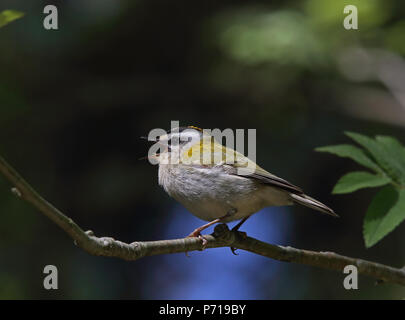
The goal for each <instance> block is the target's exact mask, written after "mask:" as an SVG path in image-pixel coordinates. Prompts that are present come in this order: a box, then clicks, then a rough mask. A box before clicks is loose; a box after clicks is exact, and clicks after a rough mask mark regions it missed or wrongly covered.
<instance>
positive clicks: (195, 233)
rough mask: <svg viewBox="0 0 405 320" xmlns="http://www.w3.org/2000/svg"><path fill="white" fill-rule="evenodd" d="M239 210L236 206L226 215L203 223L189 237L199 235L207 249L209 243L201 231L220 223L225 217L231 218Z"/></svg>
mask: <svg viewBox="0 0 405 320" xmlns="http://www.w3.org/2000/svg"><path fill="white" fill-rule="evenodd" d="M236 212H237V210H236V209H235V208H232V209H231V210H229V211H228V212H227V213H226V215H224V216H223V217H220V218H218V219H215V220H212V221H211V222H208V223H206V224H204V225H202V226H201V227H198V228H197V229H195V230H194V231H193V232H191V233H190V234H189V235H188V236H187V238H191V237H197V238H200V239H201V241H202V245H203V249H205V246H206V245H207V239H205V238H204V236H203V235H201V231H203V230H205V229H207V228H208V227H210V226H212V225H213V224H215V223H219V222H222V221H223V220H224V219H226V218H229V217H230V216H232V215H234V214H235V213H236Z"/></svg>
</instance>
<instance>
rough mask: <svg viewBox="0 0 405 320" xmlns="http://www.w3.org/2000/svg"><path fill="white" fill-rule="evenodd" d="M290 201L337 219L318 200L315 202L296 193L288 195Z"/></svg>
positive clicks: (329, 209)
mask: <svg viewBox="0 0 405 320" xmlns="http://www.w3.org/2000/svg"><path fill="white" fill-rule="evenodd" d="M290 197H291V199H292V200H293V202H295V203H299V204H302V205H303V206H306V207H309V208H312V209H315V210H318V211H321V212H323V213H326V214H329V215H331V216H334V217H339V216H338V215H337V214H336V213H335V212H334V211H333V210H332V209H331V208H329V207H327V206H325V205H324V204H323V203H321V202H319V201H318V200H315V199H313V198H311V197H310V196H307V195H306V194H303V193H302V194H296V193H291V194H290Z"/></svg>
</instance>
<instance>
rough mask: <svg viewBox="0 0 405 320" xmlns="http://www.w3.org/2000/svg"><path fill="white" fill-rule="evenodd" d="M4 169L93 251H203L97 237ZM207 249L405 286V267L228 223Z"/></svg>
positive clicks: (136, 254) (128, 256) (186, 243)
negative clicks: (302, 245) (306, 246)
mask: <svg viewBox="0 0 405 320" xmlns="http://www.w3.org/2000/svg"><path fill="white" fill-rule="evenodd" d="M0 172H1V173H2V174H3V175H4V176H5V177H6V178H7V180H9V181H10V183H11V184H12V185H13V187H12V192H13V193H14V194H15V195H17V196H18V197H19V198H21V199H23V200H25V201H27V202H28V203H30V204H32V205H33V206H34V207H35V208H37V209H38V210H39V211H40V212H42V213H43V214H44V215H46V216H47V217H48V218H49V219H51V220H52V221H53V222H55V223H56V224H57V225H58V226H59V227H60V228H62V229H63V230H64V231H65V232H66V233H67V234H68V235H69V236H70V237H71V238H72V239H73V240H74V242H75V244H76V245H77V246H79V247H80V248H82V249H83V250H85V251H87V252H88V253H89V254H92V255H97V256H106V257H116V258H120V259H125V260H137V259H140V258H142V257H145V256H152V255H159V254H168V253H178V252H190V251H195V250H202V243H201V240H200V239H198V238H184V239H174V240H160V241H143V242H133V243H130V244H127V243H124V242H121V241H118V240H114V239H113V238H110V237H96V236H95V235H94V233H93V232H92V231H87V232H84V231H83V230H82V229H81V228H80V227H79V226H78V225H77V224H76V223H74V222H73V220H72V219H70V218H69V217H67V216H66V215H64V214H63V213H62V212H60V211H59V210H58V209H57V208H55V207H54V206H52V205H51V204H50V203H49V202H47V201H46V200H45V199H44V198H42V197H41V196H40V195H39V194H38V193H37V192H36V191H35V190H34V189H33V188H32V187H31V186H30V185H29V184H28V183H27V182H26V181H25V180H24V179H23V178H22V177H21V176H20V175H19V174H18V173H17V171H15V170H14V169H13V168H12V167H11V166H10V165H9V164H8V163H7V162H6V161H5V160H4V159H3V158H1V157H0ZM205 237H206V239H207V244H206V246H205V248H218V247H233V248H237V249H242V250H246V251H250V252H252V253H256V254H258V255H262V256H264V257H268V258H272V259H275V260H279V261H285V262H294V263H299V264H305V265H310V266H314V267H320V268H323V269H329V270H335V271H339V272H342V271H343V269H344V267H345V266H347V265H355V266H357V268H358V273H359V274H362V275H365V276H369V277H372V278H374V279H377V280H379V281H383V282H385V283H396V284H399V285H402V286H405V269H399V268H393V267H390V266H386V265H383V264H379V263H376V262H371V261H366V260H362V259H356V258H350V257H346V256H342V255H339V254H336V253H333V252H315V251H308V250H301V249H295V248H291V247H283V246H278V245H273V244H268V243H265V242H262V241H259V240H256V239H254V238H251V237H247V236H246V235H245V234H244V233H242V232H238V231H230V230H229V229H228V227H227V226H226V225H225V224H220V225H217V226H216V227H215V229H214V233H213V234H212V235H207V236H205Z"/></svg>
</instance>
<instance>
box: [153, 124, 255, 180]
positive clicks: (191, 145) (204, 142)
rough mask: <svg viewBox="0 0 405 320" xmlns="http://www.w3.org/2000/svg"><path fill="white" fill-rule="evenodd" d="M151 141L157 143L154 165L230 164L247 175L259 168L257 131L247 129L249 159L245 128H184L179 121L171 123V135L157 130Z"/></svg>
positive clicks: (162, 130)
mask: <svg viewBox="0 0 405 320" xmlns="http://www.w3.org/2000/svg"><path fill="white" fill-rule="evenodd" d="M148 140H150V141H154V142H156V143H155V144H154V145H153V146H152V147H151V148H150V149H149V152H148V160H149V162H150V163H151V164H161V165H162V164H163V165H165V164H170V165H175V164H180V163H181V164H187V165H200V166H215V165H222V164H229V165H234V167H235V168H236V169H237V170H239V172H238V173H241V172H242V171H243V174H249V173H253V172H254V171H255V168H256V164H255V163H256V129H248V130H247V139H246V140H247V148H246V150H247V157H246V156H245V130H244V129H236V130H233V129H230V128H227V129H224V130H220V129H217V128H215V129H200V128H197V127H192V126H189V127H180V123H179V121H171V129H170V131H169V132H167V131H166V130H164V129H160V128H156V129H153V130H151V131H150V132H149V135H148ZM222 141H225V144H222Z"/></svg>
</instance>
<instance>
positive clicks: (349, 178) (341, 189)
mask: <svg viewBox="0 0 405 320" xmlns="http://www.w3.org/2000/svg"><path fill="white" fill-rule="evenodd" d="M390 182H391V179H390V178H389V177H387V176H384V175H381V174H380V175H375V174H372V173H369V172H366V171H356V172H350V173H348V174H345V175H344V176H343V177H341V178H340V179H339V181H338V182H337V184H336V185H335V187H334V188H333V191H332V193H334V194H341V193H350V192H353V191H356V190H359V189H362V188H370V187H380V186H383V185H386V184H387V183H390Z"/></svg>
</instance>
